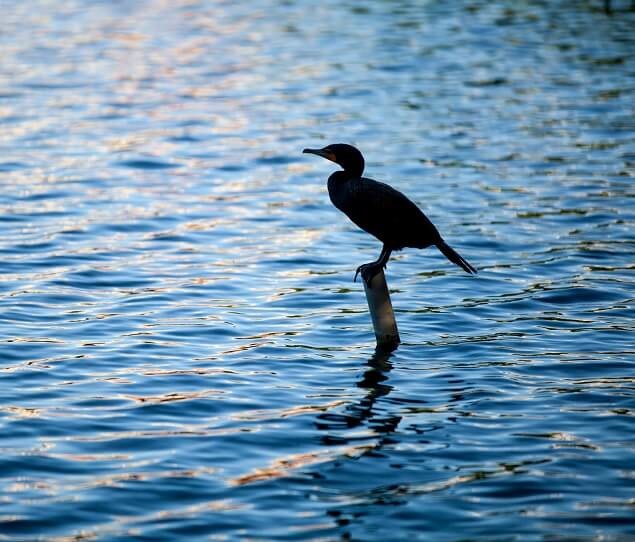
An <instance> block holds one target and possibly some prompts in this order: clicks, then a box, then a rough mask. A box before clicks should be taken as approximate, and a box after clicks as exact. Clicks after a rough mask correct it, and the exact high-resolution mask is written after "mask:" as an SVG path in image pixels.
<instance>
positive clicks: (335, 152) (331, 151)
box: [302, 143, 364, 177]
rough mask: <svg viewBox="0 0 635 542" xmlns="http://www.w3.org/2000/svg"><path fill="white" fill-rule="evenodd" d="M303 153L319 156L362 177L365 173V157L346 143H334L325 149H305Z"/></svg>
mask: <svg viewBox="0 0 635 542" xmlns="http://www.w3.org/2000/svg"><path fill="white" fill-rule="evenodd" d="M302 152H306V153H310V154H317V155H318V156H321V157H322V158H326V159H327V160H330V161H331V162H335V163H336V164H339V165H340V166H342V168H343V169H344V171H346V172H347V173H350V174H351V175H355V176H357V177H361V176H362V173H363V172H364V157H363V156H362V153H361V152H359V151H358V150H357V149H356V148H355V147H353V145H347V144H346V143H334V144H332V145H327V146H326V147H324V148H323V149H304V150H303V151H302Z"/></svg>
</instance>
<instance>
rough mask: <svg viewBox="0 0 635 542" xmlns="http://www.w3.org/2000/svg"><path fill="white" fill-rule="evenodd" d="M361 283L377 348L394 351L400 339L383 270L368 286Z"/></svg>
mask: <svg viewBox="0 0 635 542" xmlns="http://www.w3.org/2000/svg"><path fill="white" fill-rule="evenodd" d="M362 282H363V283H364V291H365V292H366V301H367V302H368V309H369V310H370V316H371V318H372V320H373V328H374V329H375V338H376V339H377V348H379V349H382V350H388V351H391V350H394V349H395V348H397V346H399V343H400V342H401V339H400V338H399V331H398V330H397V322H396V320H395V313H394V312H393V310H392V303H391V301H390V293H389V292H388V285H387V284H386V276H385V275H384V271H383V269H382V270H381V271H379V273H377V274H376V275H375V276H374V277H373V278H372V279H371V280H370V284H366V281H365V280H362Z"/></svg>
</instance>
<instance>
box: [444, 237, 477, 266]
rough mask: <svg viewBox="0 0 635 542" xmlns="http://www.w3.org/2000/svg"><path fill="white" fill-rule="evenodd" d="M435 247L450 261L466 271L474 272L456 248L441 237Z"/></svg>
mask: <svg viewBox="0 0 635 542" xmlns="http://www.w3.org/2000/svg"><path fill="white" fill-rule="evenodd" d="M437 248H438V249H439V250H440V251H441V252H442V253H443V255H444V256H445V257H446V258H447V259H448V260H450V261H451V262H452V263H454V264H456V265H458V266H459V267H462V268H463V269H464V270H465V272H466V273H474V274H476V269H475V268H474V267H472V266H471V265H470V264H469V263H468V261H467V260H466V259H465V258H463V257H462V256H461V255H460V254H459V253H458V252H457V251H456V250H454V249H453V248H452V247H451V246H450V245H448V244H446V242H445V241H444V240H443V239H441V240H439V241H438V242H437Z"/></svg>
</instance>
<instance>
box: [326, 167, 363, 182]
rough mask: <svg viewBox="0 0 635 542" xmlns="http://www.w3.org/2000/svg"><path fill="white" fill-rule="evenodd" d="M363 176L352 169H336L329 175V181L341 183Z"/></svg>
mask: <svg viewBox="0 0 635 542" xmlns="http://www.w3.org/2000/svg"><path fill="white" fill-rule="evenodd" d="M361 177H362V174H361V173H359V174H358V173H355V172H353V171H350V170H344V171H336V172H335V173H333V174H332V175H331V176H330V177H329V182H333V183H337V184H340V183H345V182H347V181H354V180H358V179H360V178H361Z"/></svg>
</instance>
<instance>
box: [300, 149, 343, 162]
mask: <svg viewBox="0 0 635 542" xmlns="http://www.w3.org/2000/svg"><path fill="white" fill-rule="evenodd" d="M302 152H303V153H307V154H317V155H318V156H321V157H322V158H326V159H327V160H330V161H331V162H337V160H336V157H335V153H334V152H330V151H325V150H324V149H304V150H303V151H302Z"/></svg>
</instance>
